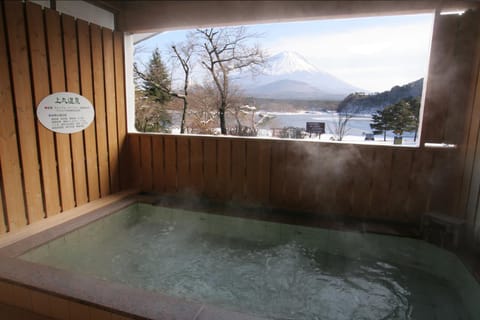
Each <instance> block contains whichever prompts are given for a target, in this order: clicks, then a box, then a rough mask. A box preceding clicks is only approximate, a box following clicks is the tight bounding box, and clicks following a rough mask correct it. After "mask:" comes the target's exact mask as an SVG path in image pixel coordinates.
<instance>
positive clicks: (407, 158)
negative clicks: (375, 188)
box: [388, 149, 413, 221]
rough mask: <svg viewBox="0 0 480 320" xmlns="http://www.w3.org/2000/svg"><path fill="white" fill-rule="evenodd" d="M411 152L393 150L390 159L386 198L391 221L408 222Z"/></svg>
mask: <svg viewBox="0 0 480 320" xmlns="http://www.w3.org/2000/svg"><path fill="white" fill-rule="evenodd" d="M412 158H413V152H412V151H411V150H408V149H405V150H403V149H395V151H394V153H393V159H392V176H391V180H392V181H391V183H390V195H389V198H388V205H389V208H388V216H389V218H390V219H391V220H395V219H398V220H400V221H408V215H407V214H406V211H407V204H408V199H409V193H410V190H409V182H410V181H409V177H410V174H411V169H412Z"/></svg>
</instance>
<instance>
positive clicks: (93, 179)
mask: <svg viewBox="0 0 480 320" xmlns="http://www.w3.org/2000/svg"><path fill="white" fill-rule="evenodd" d="M77 34H78V56H79V59H80V60H79V66H80V87H81V94H82V96H84V97H85V98H87V99H88V100H89V101H90V102H92V103H93V102H94V96H93V78H92V59H91V50H90V28H89V25H88V23H87V22H85V21H80V20H78V21H77ZM84 139H85V157H86V167H87V181H88V198H89V200H90V201H93V200H96V199H99V198H100V185H99V171H98V170H99V168H98V156H97V141H96V128H95V121H94V122H93V123H92V124H91V125H90V126H89V127H88V128H86V129H85V131H84Z"/></svg>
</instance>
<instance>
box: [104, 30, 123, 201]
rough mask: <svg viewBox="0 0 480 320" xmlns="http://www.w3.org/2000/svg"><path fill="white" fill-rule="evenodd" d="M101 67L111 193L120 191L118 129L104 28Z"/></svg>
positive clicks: (111, 65) (109, 37) (110, 53)
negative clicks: (103, 84)
mask: <svg viewBox="0 0 480 320" xmlns="http://www.w3.org/2000/svg"><path fill="white" fill-rule="evenodd" d="M102 41H103V67H104V73H103V75H104V81H105V106H106V116H107V142H108V160H109V169H110V187H111V192H112V193H113V192H118V191H119V190H120V182H119V181H120V180H119V167H118V128H117V110H116V109H117V107H116V103H117V102H116V96H115V64H114V52H113V34H112V31H111V30H109V29H106V28H103V29H102Z"/></svg>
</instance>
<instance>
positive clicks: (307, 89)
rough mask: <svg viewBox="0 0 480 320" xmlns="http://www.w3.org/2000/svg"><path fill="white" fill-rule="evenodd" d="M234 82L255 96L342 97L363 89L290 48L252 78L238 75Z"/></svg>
mask: <svg viewBox="0 0 480 320" xmlns="http://www.w3.org/2000/svg"><path fill="white" fill-rule="evenodd" d="M234 81H235V82H236V84H237V85H238V86H239V87H240V88H242V89H243V90H244V92H245V93H246V94H247V95H251V96H253V97H257V98H277V99H301V100H310V99H328V100H342V99H343V98H345V97H346V96H347V95H348V94H350V93H352V92H357V91H364V90H362V89H360V88H357V87H354V86H353V85H351V84H349V83H347V82H345V81H343V80H341V79H338V78H336V77H335V76H333V75H331V74H329V73H327V72H324V71H321V70H319V69H318V68H317V67H316V66H314V65H313V64H311V63H310V62H308V61H307V60H306V59H305V58H304V57H302V56H301V55H300V54H298V53H296V52H291V51H284V52H280V53H278V54H276V55H274V56H272V57H270V58H269V59H268V61H267V63H266V66H265V69H264V70H263V72H262V74H259V75H256V76H254V77H253V78H252V76H250V75H248V76H247V75H238V76H236V77H234Z"/></svg>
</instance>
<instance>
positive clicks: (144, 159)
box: [140, 135, 153, 192]
mask: <svg viewBox="0 0 480 320" xmlns="http://www.w3.org/2000/svg"><path fill="white" fill-rule="evenodd" d="M140 152H141V157H140V161H141V168H142V171H141V174H142V191H147V192H148V191H151V190H152V189H153V178H152V172H153V166H152V138H151V136H147V135H142V136H140Z"/></svg>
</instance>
